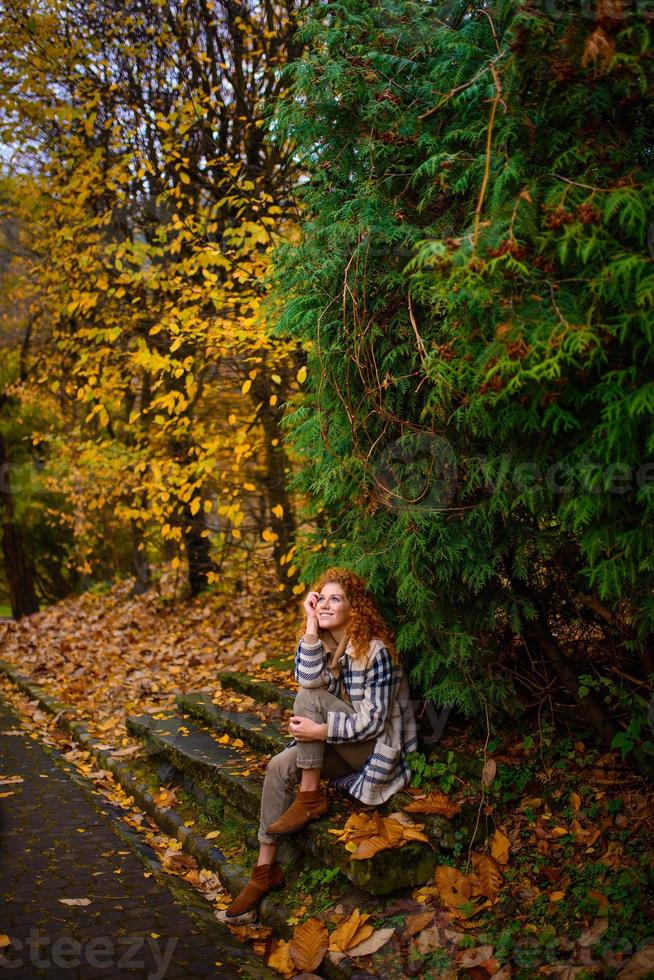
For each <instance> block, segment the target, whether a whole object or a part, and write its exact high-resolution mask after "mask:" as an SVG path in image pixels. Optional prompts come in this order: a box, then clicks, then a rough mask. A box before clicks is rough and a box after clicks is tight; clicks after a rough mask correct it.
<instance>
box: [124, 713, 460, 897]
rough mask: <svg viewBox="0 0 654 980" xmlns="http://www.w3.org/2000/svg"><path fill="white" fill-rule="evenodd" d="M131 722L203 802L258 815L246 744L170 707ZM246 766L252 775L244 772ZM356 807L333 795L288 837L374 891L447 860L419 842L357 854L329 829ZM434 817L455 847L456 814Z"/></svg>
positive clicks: (403, 883) (442, 839)
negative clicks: (316, 816) (222, 737)
mask: <svg viewBox="0 0 654 980" xmlns="http://www.w3.org/2000/svg"><path fill="white" fill-rule="evenodd" d="M127 728H128V731H130V732H131V734H132V735H134V736H136V737H137V738H139V739H140V740H141V741H143V742H144V743H145V744H146V746H147V748H148V749H149V750H150V752H152V753H158V754H161V755H163V756H164V757H165V758H167V759H168V760H169V761H170V762H172V764H173V765H174V766H175V768H176V769H177V770H179V772H180V774H181V775H182V778H183V779H184V786H185V788H186V789H188V791H189V792H191V793H193V794H194V796H195V797H196V799H197V800H198V802H199V804H200V806H203V801H206V799H207V797H208V796H219V797H221V798H222V800H223V801H224V802H225V803H226V804H227V805H228V806H229V807H230V808H231V809H233V810H236V811H238V812H239V813H241V814H242V815H243V817H244V821H245V823H251V822H252V821H253V820H256V821H258V818H259V807H260V802H261V786H262V779H261V777H260V776H254V775H250V774H249V772H248V770H249V768H250V766H251V764H252V755H251V754H250V757H249V759H248V754H247V753H246V752H245V750H239V749H235V748H233V747H232V746H229V745H220V744H219V743H218V742H217V741H216V739H217V737H218V736H217V734H216V733H215V731H212V730H211V729H209V728H207V727H206V726H204V725H202V724H200V723H198V722H195V721H192V720H190V719H187V718H180V717H179V716H176V715H174V714H168V713H166V716H165V717H163V718H154V717H153V716H152V715H138V716H135V715H132V716H130V717H128V718H127ZM246 772H248V775H244V773H246ZM351 812H352V811H351V809H348V808H347V805H346V804H344V803H343V802H341V801H340V800H334V801H332V802H331V806H330V813H329V814H328V815H327V817H325V818H323V819H322V820H316V821H312V822H311V823H310V824H309V825H308V826H307V827H306V828H305V829H304V830H303V831H302V832H301V833H299V834H294V835H292V837H291V835H289V840H291V839H292V843H293V846H295V847H297V848H298V850H300V851H302V852H304V853H305V854H308V855H310V856H311V857H312V858H313V859H314V860H316V861H318V862H319V863H320V864H323V865H325V866H326V867H328V868H333V867H337V868H338V869H339V871H341V872H342V874H344V875H345V876H346V877H347V878H349V880H350V881H351V882H352V883H353V884H355V885H357V886H359V887H361V888H364V889H365V890H366V891H368V892H370V893H371V894H373V895H385V894H388V893H389V892H392V891H395V890H397V889H400V888H407V887H415V886H416V885H420V884H424V883H425V882H426V881H428V880H429V879H430V878H431V877H432V876H433V873H434V868H435V866H436V864H437V863H438V862H439V861H441V860H442V854H441V852H440V848H438V847H432V846H430V845H427V844H423V843H419V842H416V843H411V844H405V845H404V847H401V848H398V849H397V850H388V851H382V852H381V853H380V854H378V855H376V856H375V857H374V858H371V859H370V860H365V861H355V860H353V859H352V858H351V857H350V854H349V852H348V851H346V850H345V848H344V846H343V845H342V844H341V843H340V842H338V841H336V840H335V839H334V837H333V835H332V834H330V833H329V832H328V828H329V827H335V826H342V825H343V823H344V822H345V819H346V818H347V816H348V815H349V813H351ZM434 819H436V820H437V821H438V829H437V834H438V837H439V843H440V845H441V847H442V848H443V849H446V850H449V849H451V848H452V847H453V846H454V844H455V837H454V833H455V830H456V826H457V824H456V820H447V819H446V818H443V817H441V818H432V820H434ZM421 822H423V821H422V820H421Z"/></svg>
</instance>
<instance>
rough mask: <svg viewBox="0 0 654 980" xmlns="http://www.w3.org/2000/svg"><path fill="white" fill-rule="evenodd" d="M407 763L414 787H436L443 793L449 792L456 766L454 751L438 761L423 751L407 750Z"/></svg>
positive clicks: (452, 784) (453, 782) (456, 769)
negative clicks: (443, 759)
mask: <svg viewBox="0 0 654 980" xmlns="http://www.w3.org/2000/svg"><path fill="white" fill-rule="evenodd" d="M407 763H408V765H409V768H410V769H411V785H412V786H414V787H418V786H421V787H429V786H430V784H431V785H433V786H436V787H438V789H440V790H442V791H443V792H444V793H449V792H450V790H451V789H452V787H453V786H454V784H455V782H456V775H457V771H458V766H457V764H456V760H455V759H454V752H452V751H449V752H448V753H447V759H446V760H445V761H442V762H441V761H440V760H438V759H433V758H432V757H429V758H428V757H427V756H425V755H424V753H423V752H409V754H408V756H407Z"/></svg>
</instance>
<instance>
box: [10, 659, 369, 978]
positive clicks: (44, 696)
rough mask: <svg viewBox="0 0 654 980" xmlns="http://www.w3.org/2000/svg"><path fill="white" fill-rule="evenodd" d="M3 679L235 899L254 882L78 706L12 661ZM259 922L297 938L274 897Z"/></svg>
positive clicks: (349, 965) (333, 974) (345, 967)
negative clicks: (118, 753) (116, 754)
mask: <svg viewBox="0 0 654 980" xmlns="http://www.w3.org/2000/svg"><path fill="white" fill-rule="evenodd" d="M0 674H3V675H4V676H5V677H7V678H8V679H9V680H10V681H11V682H12V683H13V684H14V685H15V687H17V688H18V689H19V690H20V691H22V692H23V694H26V695H27V696H28V697H29V698H30V700H31V701H36V702H37V704H38V706H39V708H41V710H42V711H45V712H47V713H48V714H50V715H52V716H53V717H54V720H55V722H56V725H57V727H58V728H60V729H61V730H62V731H65V732H67V733H68V734H69V735H70V736H71V738H72V739H73V741H75V742H76V743H77V744H78V745H79V746H81V747H82V748H84V749H86V750H87V751H88V752H90V753H91V754H92V755H93V756H94V758H95V759H96V760H97V761H98V762H99V763H101V765H102V767H103V768H104V769H108V770H109V771H110V772H111V773H112V774H113V775H114V777H115V778H116V780H117V782H118V783H119V784H120V785H121V786H122V788H123V789H124V790H125V791H126V792H127V793H128V794H129V795H130V796H132V797H133V798H134V802H135V803H136V804H137V805H138V806H139V807H140V808H141V809H142V810H143V811H144V812H145V813H147V814H148V815H149V816H150V817H152V819H153V820H154V822H155V823H156V824H157V826H158V827H159V828H160V829H161V830H163V831H164V832H165V833H167V834H169V835H170V836H171V837H175V838H176V840H178V841H180V842H181V845H182V850H184V851H186V852H187V853H188V854H190V855H191V856H192V857H194V858H195V860H196V861H197V862H198V864H199V865H200V867H203V868H208V869H210V870H211V871H215V872H216V874H217V875H218V877H219V878H220V881H221V882H222V884H223V885H224V887H225V888H226V889H227V891H228V892H229V893H230V894H232V895H233V894H236V893H237V892H238V891H240V890H241V888H243V887H244V885H245V883H246V881H247V877H248V876H247V874H246V871H245V869H244V868H242V867H241V866H240V865H237V864H232V863H230V862H229V861H227V860H226V858H225V856H224V855H223V854H222V852H221V851H220V850H219V849H218V848H217V847H214V846H213V845H212V844H210V843H209V842H208V841H206V840H204V838H202V837H197V836H196V835H195V834H193V833H192V832H191V829H190V828H189V827H186V826H184V821H183V820H182V818H181V817H180V816H179V814H178V813H175V811H174V810H171V809H170V808H169V807H160V806H158V805H157V803H155V801H154V798H153V796H152V793H151V792H150V790H149V789H148V788H147V786H145V785H144V784H143V783H139V782H138V780H137V779H136V778H135V777H134V776H133V774H132V773H131V772H130V771H129V768H128V766H127V765H126V764H125V763H124V762H121V760H120V759H114V758H112V755H111V750H110V749H100V748H98V747H97V744H96V743H98V741H99V740H98V739H96V738H95V737H94V736H93V735H91V733H90V732H89V730H88V728H87V727H86V725H85V724H84V723H83V722H81V721H78V720H76V717H75V715H76V709H75V707H74V706H73V705H70V704H64V703H63V702H62V701H59V700H58V698H56V697H54V696H53V695H51V694H48V693H47V691H45V690H44V689H43V687H41V685H40V684H37V683H36V681H34V680H32V678H31V677H28V676H27V675H26V674H22V673H20V672H19V670H18V669H17V668H16V667H15V666H14V665H13V664H10V663H8V662H7V661H6V660H0ZM258 918H259V921H260V922H262V923H263V924H265V925H269V926H272V928H273V929H275V930H276V931H277V932H278V933H279V934H280V935H281V936H282V937H283V938H288V937H289V936H290V935H291V931H292V930H291V929H289V926H288V923H287V921H286V920H287V911H286V909H285V908H284V907H283V905H281V904H279V903H278V902H276V901H275V900H274V898H272V897H270V896H269V897H268V898H265V899H263V901H262V902H261V903H260V904H259V915H258ZM358 969H359V968H358V967H357V966H356V964H354V963H353V962H352V960H350V959H349V958H346V959H345V960H342V961H341V962H340V963H338V964H336V963H334V962H332V961H330V960H325V961H324V962H323V963H322V964H321V970H322V971H323V973H324V974H325V976H326V977H327V978H328V980H332V978H333V980H350V978H351V977H352V975H353V973H355V972H357V971H358Z"/></svg>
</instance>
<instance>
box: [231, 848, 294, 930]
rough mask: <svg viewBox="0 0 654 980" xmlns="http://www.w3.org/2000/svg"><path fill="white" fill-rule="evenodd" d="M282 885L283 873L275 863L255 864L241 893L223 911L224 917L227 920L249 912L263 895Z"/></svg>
mask: <svg viewBox="0 0 654 980" xmlns="http://www.w3.org/2000/svg"><path fill="white" fill-rule="evenodd" d="M283 884H284V872H283V871H282V869H281V867H280V866H279V865H278V864H277V862H276V861H273V863H272V864H257V866H256V867H255V869H254V871H253V872H252V874H251V876H250V880H249V881H248V883H247V885H246V886H245V888H244V889H243V891H242V892H241V893H240V895H237V896H236V898H235V899H234V901H233V902H232V904H231V905H230V906H229V907H228V908H227V909H225V917H226V918H228V919H229V918H233V917H235V916H237V915H244V913H245V912H250V911H251V910H252V909H253V908H254V906H255V905H256V904H257V902H259V901H260V900H261V899H262V898H263V896H264V895H267V894H268V892H269V891H273V889H275V888H281V887H282V886H283Z"/></svg>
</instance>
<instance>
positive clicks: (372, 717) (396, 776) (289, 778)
mask: <svg viewBox="0 0 654 980" xmlns="http://www.w3.org/2000/svg"><path fill="white" fill-rule="evenodd" d="M304 612H305V614H306V625H305V629H304V633H303V635H302V637H301V639H300V642H299V644H298V648H297V652H296V654H295V679H296V681H297V682H298V684H299V686H300V688H299V691H298V693H297V697H296V698H295V704H294V711H295V713H294V714H293V716H292V717H291V719H290V721H289V731H290V733H291V734H292V735H293V741H292V742H291V743H290V745H289V746H288V747H287V748H286V749H284V751H283V752H279V753H278V754H277V755H275V756H273V758H272V759H271V760H270V762H269V763H268V768H267V771H266V776H265V779H264V784H263V793H262V798H261V813H260V825H259V834H258V838H259V843H260V847H259V857H258V860H257V864H256V866H255V868H254V870H253V872H252V876H251V878H250V880H249V882H248V883H247V885H246V887H245V889H244V890H243V891H242V892H241V894H240V895H238V896H237V897H236V898H235V899H234V901H233V902H232V904H231V905H230V906H229V908H228V909H227V910H226V912H225V915H226V916H227V917H228V918H232V917H234V916H238V915H243V914H244V913H245V912H249V911H250V910H251V909H253V908H254V907H255V905H256V904H257V903H258V902H259V900H260V899H261V898H263V896H264V895H266V894H267V893H268V892H269V891H270V890H271V889H273V888H280V887H281V886H282V885H283V884H284V875H283V872H282V869H281V867H280V866H279V864H278V863H277V861H276V856H277V846H278V841H279V836H280V835H281V834H288V833H292V832H294V831H297V830H300V829H301V828H302V827H304V826H306V824H307V823H309V821H310V820H315V819H317V818H318V817H321V816H322V815H323V814H325V813H326V812H327V809H328V807H327V797H326V793H325V792H324V791H323V790H322V789H321V788H320V780H321V777H324V778H327V779H331V780H332V785H336V787H337V788H338V789H340V790H342V791H345V792H347V793H348V794H349V795H350V796H351V797H353V798H354V799H355V800H358V801H359V802H361V803H364V804H367V805H369V806H370V805H373V806H374V805H379V804H380V803H384V802H385V801H386V800H388V799H389V798H390V797H391V796H392V795H393V794H394V793H397V792H398V791H399V790H401V789H404V787H405V786H407V785H408V783H409V780H410V776H411V773H410V771H409V768H408V766H407V763H406V755H407V753H408V752H412V751H414V750H415V749H416V746H417V737H416V723H415V719H414V716H413V711H412V708H411V702H410V698H409V686H408V683H407V679H406V676H405V675H404V672H403V670H402V667H401V665H400V662H399V658H398V655H397V652H396V650H395V646H394V643H393V640H392V638H391V635H390V632H389V630H388V628H387V626H386V625H385V624H384V621H383V619H382V617H381V615H380V613H379V612H378V610H377V608H376V606H375V604H374V602H373V600H372V598H371V597H370V595H369V594H368V592H367V590H366V584H365V582H364V580H363V579H362V578H361V577H360V576H358V575H356V574H355V573H354V572H350V571H347V570H346V569H341V568H330V569H328V570H327V571H326V572H325V573H324V574H323V575H322V576H321V578H320V579H319V581H318V582H317V583H316V584H315V586H314V588H313V589H312V590H311V591H310V592H309V594H308V595H307V597H306V599H305V600H304ZM298 782H299V784H300V785H299V789H298V792H297V793H296V795H295V797H294V788H295V787H296V785H297V783H298Z"/></svg>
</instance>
